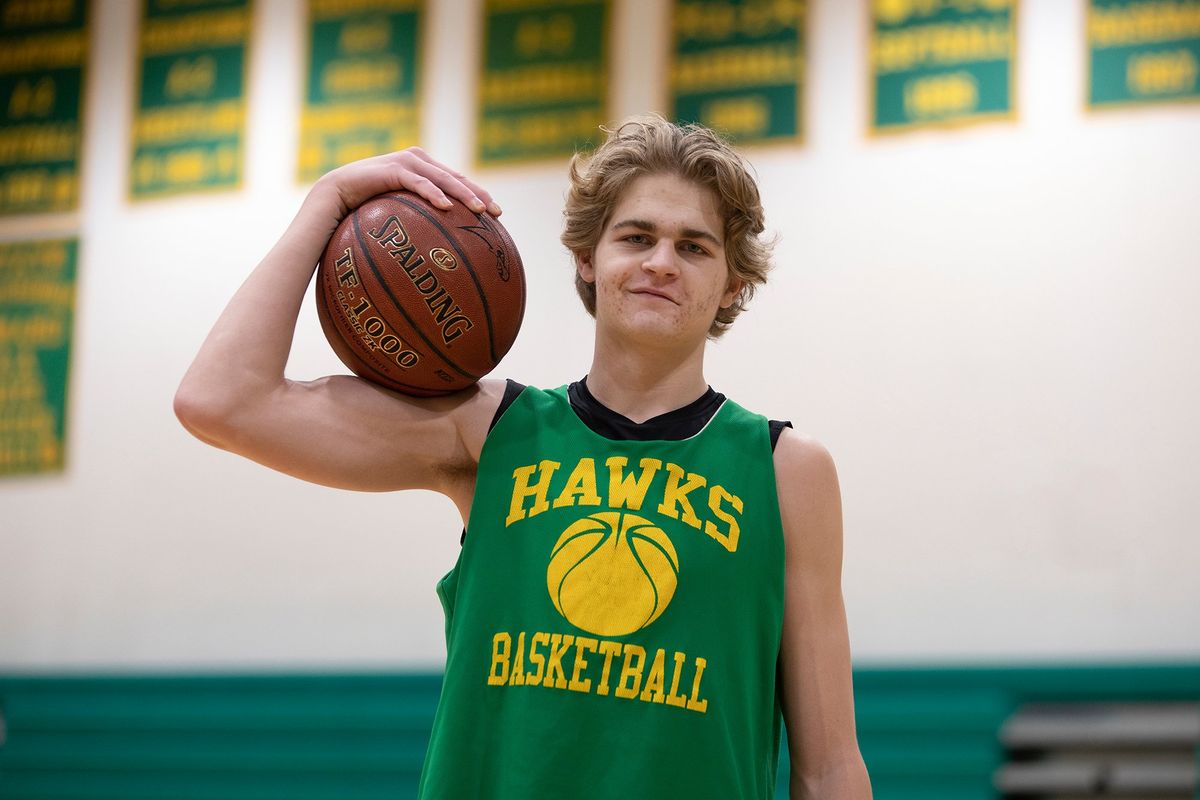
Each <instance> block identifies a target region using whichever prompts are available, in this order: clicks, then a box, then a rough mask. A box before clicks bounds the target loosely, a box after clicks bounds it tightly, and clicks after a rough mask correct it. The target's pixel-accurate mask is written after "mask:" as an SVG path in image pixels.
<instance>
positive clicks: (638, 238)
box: [624, 233, 650, 244]
mask: <svg viewBox="0 0 1200 800" xmlns="http://www.w3.org/2000/svg"><path fill="white" fill-rule="evenodd" d="M624 240H625V241H627V242H629V243H630V244H649V243H650V238H649V237H648V236H646V234H644V233H631V234H629V235H628V236H626V237H624Z"/></svg>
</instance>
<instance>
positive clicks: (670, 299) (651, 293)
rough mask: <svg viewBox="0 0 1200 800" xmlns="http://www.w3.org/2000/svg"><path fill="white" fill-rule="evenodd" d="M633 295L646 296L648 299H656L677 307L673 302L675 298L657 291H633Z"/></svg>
mask: <svg viewBox="0 0 1200 800" xmlns="http://www.w3.org/2000/svg"><path fill="white" fill-rule="evenodd" d="M633 294H642V295H648V296H650V297H657V298H659V299H660V300H666V301H667V302H668V303H674V304H675V305H679V304H678V303H676V302H675V298H673V297H671V296H670V295H669V294H666V293H664V292H658V291H655V290H654V289H634V290H633Z"/></svg>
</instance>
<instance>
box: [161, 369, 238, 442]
mask: <svg viewBox="0 0 1200 800" xmlns="http://www.w3.org/2000/svg"><path fill="white" fill-rule="evenodd" d="M174 410H175V418H176V419H178V420H179V424H181V425H183V427H184V429H185V430H187V432H188V433H190V434H192V435H193V436H195V437H196V438H197V439H199V440H200V441H202V442H204V443H206V444H211V445H213V446H215V447H221V446H222V444H221V442H222V441H224V440H225V439H226V438H228V434H229V430H230V428H231V420H232V419H233V416H234V408H233V405H232V404H231V403H230V402H228V400H227V399H222V398H219V397H216V396H213V395H211V394H208V393H205V392H203V391H199V390H197V388H196V387H195V386H193V385H190V384H189V383H188V382H187V380H184V382H183V383H182V384H180V386H179V388H178V389H177V390H176V391H175V400H174Z"/></svg>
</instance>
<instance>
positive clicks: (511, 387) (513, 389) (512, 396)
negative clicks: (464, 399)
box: [488, 378, 525, 433]
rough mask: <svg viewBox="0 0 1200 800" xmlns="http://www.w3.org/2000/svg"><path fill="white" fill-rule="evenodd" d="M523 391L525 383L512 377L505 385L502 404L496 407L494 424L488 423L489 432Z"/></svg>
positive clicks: (501, 399) (493, 417)
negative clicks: (518, 381)
mask: <svg viewBox="0 0 1200 800" xmlns="http://www.w3.org/2000/svg"><path fill="white" fill-rule="evenodd" d="M523 391H525V384H523V383H517V382H516V381H514V380H513V379H512V378H509V379H508V382H507V383H506V384H505V386H504V397H502V398H500V405H499V406H497V407H496V413H495V414H493V415H492V424H491V425H488V433H491V432H492V428H494V427H496V423H497V422H499V421H500V418H501V417H503V416H504V412H505V411H508V407H509V406H511V405H512V404H513V402H514V401H515V400H516V399H517V396H518V395H520V394H521V392H523Z"/></svg>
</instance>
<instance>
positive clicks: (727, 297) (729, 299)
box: [721, 275, 746, 308]
mask: <svg viewBox="0 0 1200 800" xmlns="http://www.w3.org/2000/svg"><path fill="white" fill-rule="evenodd" d="M745 286H746V282H745V281H744V280H742V279H741V278H735V277H734V276H733V275H730V276H729V283H728V284H727V285H726V286H725V294H723V295H721V308H729V307H730V306H731V305H733V301H734V298H736V297H737V296H738V295H739V294H740V293H741V291H742V289H743V288H744V287H745Z"/></svg>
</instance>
